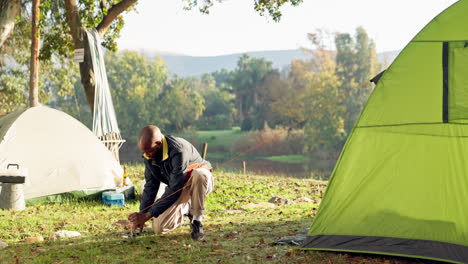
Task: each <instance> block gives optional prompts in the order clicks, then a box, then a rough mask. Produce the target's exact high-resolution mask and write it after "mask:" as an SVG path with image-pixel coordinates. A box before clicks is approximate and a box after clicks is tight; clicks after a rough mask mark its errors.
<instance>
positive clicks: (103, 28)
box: [67, 0, 138, 38]
mask: <svg viewBox="0 0 468 264" xmlns="http://www.w3.org/2000/svg"><path fill="white" fill-rule="evenodd" d="M67 1H75V0H67ZM136 2H138V0H122V2H120V3H118V4H116V5H113V6H112V7H111V8H110V9H109V12H108V13H107V15H106V16H104V18H103V19H102V21H101V23H99V25H98V26H97V27H96V30H97V32H98V34H99V36H100V37H101V38H102V37H103V36H104V34H106V32H107V30H108V29H109V27H110V25H111V24H112V21H114V19H115V18H116V17H118V16H119V15H120V14H121V13H123V12H124V11H125V10H127V9H128V8H129V7H131V6H132V5H134V4H135V3H136Z"/></svg>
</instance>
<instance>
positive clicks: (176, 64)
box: [144, 49, 400, 77]
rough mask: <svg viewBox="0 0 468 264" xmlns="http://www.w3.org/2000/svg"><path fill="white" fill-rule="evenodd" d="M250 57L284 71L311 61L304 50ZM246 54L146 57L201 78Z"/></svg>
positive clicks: (388, 58) (382, 56)
mask: <svg viewBox="0 0 468 264" xmlns="http://www.w3.org/2000/svg"><path fill="white" fill-rule="evenodd" d="M399 52H400V51H388V52H382V53H379V54H378V59H379V61H380V62H381V63H383V62H387V63H391V62H392V61H393V60H394V59H395V57H396V56H397V55H398V53H399ZM245 53H246V54H248V55H249V56H252V57H257V58H265V59H266V60H269V61H271V62H273V67H274V68H278V69H282V68H284V67H285V66H288V65H289V64H290V63H291V61H292V60H296V59H310V55H309V54H305V53H304V52H303V51H302V50H299V49H296V50H274V51H253V52H245ZM245 53H236V54H229V55H221V56H207V57H195V56H187V55H178V54H168V53H164V52H148V51H145V52H144V55H145V56H147V57H149V58H154V57H155V56H159V57H161V58H162V59H163V61H164V62H165V63H166V65H167V67H168V69H169V72H170V73H172V74H177V75H178V76H180V77H189V76H199V75H202V74H204V73H210V72H215V71H218V70H221V69H227V70H233V69H235V68H236V63H237V61H238V59H239V57H241V56H242V54H245Z"/></svg>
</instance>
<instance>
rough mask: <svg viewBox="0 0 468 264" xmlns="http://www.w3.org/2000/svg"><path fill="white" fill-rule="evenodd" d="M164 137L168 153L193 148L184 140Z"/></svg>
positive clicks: (169, 136) (168, 136)
mask: <svg viewBox="0 0 468 264" xmlns="http://www.w3.org/2000/svg"><path fill="white" fill-rule="evenodd" d="M165 137H166V139H167V144H168V145H169V152H171V151H177V152H181V151H183V150H186V149H188V148H192V147H193V145H192V143H190V142H188V141H187V140H186V139H184V138H181V137H175V136H171V135H165Z"/></svg>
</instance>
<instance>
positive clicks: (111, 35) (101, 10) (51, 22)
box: [40, 0, 135, 60]
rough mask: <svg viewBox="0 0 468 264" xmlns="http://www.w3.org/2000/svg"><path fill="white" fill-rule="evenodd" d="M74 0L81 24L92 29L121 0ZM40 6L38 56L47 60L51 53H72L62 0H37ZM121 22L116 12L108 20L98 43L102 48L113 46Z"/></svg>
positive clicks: (70, 38) (72, 47) (120, 28)
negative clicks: (113, 16) (39, 1)
mask: <svg viewBox="0 0 468 264" xmlns="http://www.w3.org/2000/svg"><path fill="white" fill-rule="evenodd" d="M77 2H78V14H79V17H80V19H81V20H80V23H81V25H82V26H83V28H85V29H94V28H96V27H97V26H98V25H99V23H101V21H102V20H103V18H104V16H105V15H107V11H108V10H109V9H110V8H111V7H112V5H114V4H117V3H119V2H121V0H111V1H100V0H78V1H77ZM40 9H41V18H40V30H41V40H42V48H41V51H40V59H41V60H48V59H50V58H52V56H53V55H57V56H65V57H70V56H72V54H73V49H74V45H73V40H72V37H71V34H70V28H69V27H68V24H67V22H66V9H65V1H55V0H43V1H41V4H40ZM134 10H135V9H134V8H131V9H129V10H127V12H131V11H134ZM123 26H124V20H123V18H122V16H118V17H117V18H116V19H114V21H112V24H111V26H110V27H109V29H108V30H107V31H106V33H105V35H104V37H103V41H102V45H103V46H104V47H105V48H106V49H108V50H110V51H116V50H117V43H116V40H117V39H118V38H119V37H120V32H121V30H122V28H123Z"/></svg>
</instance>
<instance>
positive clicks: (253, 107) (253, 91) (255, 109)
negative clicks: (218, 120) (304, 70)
mask: <svg viewBox="0 0 468 264" xmlns="http://www.w3.org/2000/svg"><path fill="white" fill-rule="evenodd" d="M275 74H278V71H277V70H276V69H273V67H272V62H270V61H267V60H265V59H263V58H253V57H250V56H248V55H247V54H244V55H242V57H241V58H239V61H238V62H237V68H236V69H235V71H234V72H233V77H232V78H231V85H232V87H233V88H234V92H235V94H236V104H237V113H238V114H239V121H240V122H241V128H242V130H250V129H260V128H262V127H263V123H264V121H265V120H266V118H265V111H262V110H264V108H262V105H263V104H264V103H266V102H265V101H264V99H265V98H264V97H265V96H264V94H265V93H262V91H263V90H262V88H263V87H262V84H263V83H264V82H265V81H266V80H267V79H268V78H269V77H270V76H272V75H275ZM245 119H248V121H244V120H245ZM249 120H250V121H249Z"/></svg>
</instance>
